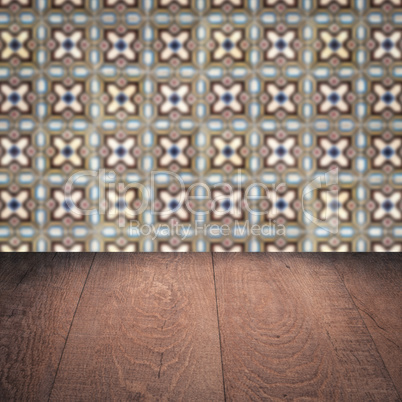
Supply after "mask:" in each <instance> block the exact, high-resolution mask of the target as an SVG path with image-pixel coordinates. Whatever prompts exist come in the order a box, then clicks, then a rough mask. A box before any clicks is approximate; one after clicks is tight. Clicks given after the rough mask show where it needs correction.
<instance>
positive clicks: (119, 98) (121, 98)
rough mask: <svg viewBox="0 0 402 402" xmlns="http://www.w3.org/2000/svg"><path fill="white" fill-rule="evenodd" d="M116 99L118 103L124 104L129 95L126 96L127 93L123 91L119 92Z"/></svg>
mask: <svg viewBox="0 0 402 402" xmlns="http://www.w3.org/2000/svg"><path fill="white" fill-rule="evenodd" d="M116 101H117V103H120V105H123V104H124V103H125V102H126V101H127V96H126V94H123V93H122V92H121V93H119V94H118V95H117V96H116Z"/></svg>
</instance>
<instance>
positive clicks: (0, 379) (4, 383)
mask: <svg viewBox="0 0 402 402" xmlns="http://www.w3.org/2000/svg"><path fill="white" fill-rule="evenodd" d="M54 257H55V258H54ZM53 258H54V260H52V259H53ZM92 259H93V255H89V254H74V255H73V254H60V255H56V256H55V254H47V253H43V254H38V255H37V256H35V257H32V256H31V255H26V256H25V258H23V259H22V260H21V259H20V258H16V259H13V258H10V259H7V258H6V259H5V260H6V261H7V263H6V264H5V267H6V268H5V270H4V272H6V271H7V272H8V274H4V275H2V276H3V277H7V278H8V280H7V283H8V286H7V289H2V291H1V294H0V399H1V400H32V401H36V400H37V401H43V400H47V399H48V398H49V395H50V391H51V388H52V385H53V381H54V378H55V374H56V371H57V366H58V364H59V361H60V358H61V355H62V351H63V348H64V345H65V339H66V336H67V333H68V331H69V328H70V324H71V321H72V318H73V314H74V311H75V309H76V307H77V303H78V300H79V297H80V294H81V291H82V288H83V285H84V282H85V279H86V277H87V274H88V270H89V267H90V265H91V261H92ZM2 261H4V257H2ZM14 263H15V264H21V265H24V267H23V269H21V267H20V266H18V265H16V266H14V267H13V264H14ZM9 264H10V265H9ZM2 267H3V266H2ZM10 267H11V268H10ZM13 268H14V269H15V273H16V274H15V275H14V274H11V273H10V272H11V270H12V269H13ZM1 271H3V269H2V270H1ZM23 271H25V272H23Z"/></svg>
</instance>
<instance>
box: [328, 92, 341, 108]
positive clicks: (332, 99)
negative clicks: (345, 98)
mask: <svg viewBox="0 0 402 402" xmlns="http://www.w3.org/2000/svg"><path fill="white" fill-rule="evenodd" d="M340 99H341V98H340V96H339V95H338V94H337V93H336V92H332V94H331V95H329V96H328V100H329V101H330V102H331V103H332V104H333V105H335V104H337V103H338V102H339V100H340Z"/></svg>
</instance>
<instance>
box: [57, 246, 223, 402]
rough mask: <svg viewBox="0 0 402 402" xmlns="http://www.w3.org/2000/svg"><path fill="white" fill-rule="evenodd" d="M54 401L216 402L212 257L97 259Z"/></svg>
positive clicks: (217, 360) (117, 256) (217, 359)
mask: <svg viewBox="0 0 402 402" xmlns="http://www.w3.org/2000/svg"><path fill="white" fill-rule="evenodd" d="M99 257H100V258H99V259H98V258H97V260H96V262H95V264H94V266H93V267H92V270H91V273H90V275H89V277H88V281H87V284H86V286H85V290H84V293H83V295H82V298H81V301H80V305H79V307H78V310H77V314H76V316H75V319H74V323H73V326H72V329H71V332H70V336H69V339H68V342H67V345H66V350H65V353H64V355H63V359H62V361H61V364H60V369H59V372H58V376H57V378H56V382H55V386H54V389H53V392H52V395H51V399H52V400H117V401H119V400H143V399H151V400H191V401H193V400H219V399H223V385H222V371H221V358H220V346H219V331H218V324H217V312H216V300H215V293H214V281H213V269H212V259H211V255H208V254H180V253H179V254H171V253H168V254H131V253H130V254H127V253H118V254H110V253H103V254H101V255H99Z"/></svg>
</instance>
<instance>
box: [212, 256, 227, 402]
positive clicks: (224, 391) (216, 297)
mask: <svg viewBox="0 0 402 402" xmlns="http://www.w3.org/2000/svg"><path fill="white" fill-rule="evenodd" d="M211 259H212V272H213V274H214V287H215V304H216V318H217V320H218V335H219V348H220V351H221V370H222V381H223V398H224V400H225V401H226V400H227V399H226V386H225V373H224V370H223V355H222V339H221V327H220V323H219V309H218V294H217V292H216V280H215V263H214V253H212V252H211Z"/></svg>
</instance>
